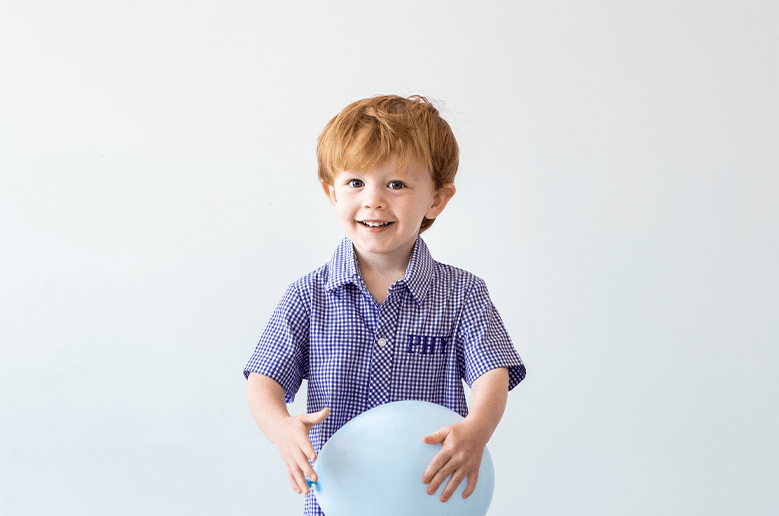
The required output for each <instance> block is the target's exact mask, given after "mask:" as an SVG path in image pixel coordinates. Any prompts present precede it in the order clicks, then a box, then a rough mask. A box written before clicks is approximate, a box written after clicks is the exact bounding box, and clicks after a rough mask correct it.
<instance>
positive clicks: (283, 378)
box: [243, 284, 311, 403]
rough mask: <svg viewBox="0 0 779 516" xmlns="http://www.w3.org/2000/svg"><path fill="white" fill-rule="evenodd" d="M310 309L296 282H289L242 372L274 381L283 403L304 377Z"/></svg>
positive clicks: (292, 398)
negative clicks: (277, 385) (278, 388)
mask: <svg viewBox="0 0 779 516" xmlns="http://www.w3.org/2000/svg"><path fill="white" fill-rule="evenodd" d="M310 312H311V309H310V305H309V304H308V303H306V301H305V299H304V298H303V297H302V296H301V294H300V289H299V288H298V285H297V284H292V285H290V286H289V287H288V288H287V290H286V292H285V293H284V297H283V298H282V299H281V301H280V302H279V304H278V306H277V307H276V309H275V310H274V311H273V315H272V316H271V318H270V321H268V325H267V326H266V327H265V331H263V333H262V336H261V337H260V341H259V342H258V343H257V347H256V348H255V350H254V354H252V356H251V358H250V359H249V362H248V363H247V364H246V367H245V368H244V371H243V374H244V376H245V377H246V378H248V377H249V373H259V374H262V375H265V376H267V377H269V378H272V379H273V380H275V381H276V382H278V384H279V385H281V386H282V387H284V389H285V391H286V392H285V395H284V397H285V400H286V402H287V403H292V402H293V401H294V400H295V394H296V393H297V391H298V389H299V388H300V383H301V382H302V381H303V380H304V379H306V378H308V342H309V320H310Z"/></svg>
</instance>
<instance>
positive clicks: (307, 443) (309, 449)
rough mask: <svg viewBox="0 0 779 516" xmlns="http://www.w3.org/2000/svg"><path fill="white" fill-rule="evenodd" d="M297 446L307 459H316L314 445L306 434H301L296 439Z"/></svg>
mask: <svg viewBox="0 0 779 516" xmlns="http://www.w3.org/2000/svg"><path fill="white" fill-rule="evenodd" d="M298 447H299V448H300V451H301V452H303V454H304V455H305V456H306V457H308V460H311V461H315V460H316V451H315V450H314V446H313V445H312V444H311V440H310V439H309V438H308V436H303V437H302V438H301V439H299V440H298Z"/></svg>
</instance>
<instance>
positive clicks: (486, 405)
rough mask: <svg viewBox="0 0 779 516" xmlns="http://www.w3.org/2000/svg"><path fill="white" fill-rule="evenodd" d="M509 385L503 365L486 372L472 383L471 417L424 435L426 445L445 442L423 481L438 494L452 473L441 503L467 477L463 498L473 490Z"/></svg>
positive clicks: (501, 415)
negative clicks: (485, 449)
mask: <svg viewBox="0 0 779 516" xmlns="http://www.w3.org/2000/svg"><path fill="white" fill-rule="evenodd" d="M508 386H509V373H508V369H506V368H505V367H501V368H498V369H492V370H490V371H487V372H486V373H484V374H483V375H481V376H480V377H479V378H477V379H476V381H475V382H473V389H471V403H470V405H471V407H470V410H469V412H468V417H466V418H465V419H464V420H462V421H461V422H459V423H455V424H453V425H449V426H445V427H443V428H441V429H440V430H438V431H437V432H434V433H432V434H430V435H428V436H426V437H424V438H423V440H424V442H425V443H427V444H442V445H443V446H442V448H441V450H440V451H439V452H438V453H437V454H436V456H435V457H433V460H432V461H430V464H429V465H428V466H427V469H426V470H425V472H424V474H423V475H422V482H424V483H425V484H428V486H427V493H428V494H431V495H432V494H435V492H436V491H437V490H438V487H439V486H440V485H441V484H442V483H443V482H444V481H445V480H446V479H447V477H449V475H451V476H452V478H451V479H450V480H449V482H448V483H447V484H446V487H445V488H444V490H443V492H442V493H441V501H442V502H445V501H447V500H448V499H449V498H450V497H451V496H452V494H454V492H455V490H456V489H457V487H458V486H459V485H460V482H462V481H463V480H465V478H466V477H467V478H468V485H467V487H466V488H465V491H463V498H468V497H469V496H470V495H471V493H473V490H474V489H475V488H476V482H477V480H478V476H479V466H480V465H481V458H482V455H483V454H484V447H485V446H486V445H487V442H488V441H489V440H490V437H492V433H493V432H494V431H495V428H497V426H498V423H499V422H500V418H501V417H503V411H504V410H505V408H506V400H507V398H508Z"/></svg>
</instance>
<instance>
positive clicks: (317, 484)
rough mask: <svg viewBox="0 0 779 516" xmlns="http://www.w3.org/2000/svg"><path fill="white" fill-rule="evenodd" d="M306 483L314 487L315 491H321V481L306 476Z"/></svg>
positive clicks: (310, 487) (309, 486)
mask: <svg viewBox="0 0 779 516" xmlns="http://www.w3.org/2000/svg"><path fill="white" fill-rule="evenodd" d="M306 484H308V488H309V489H312V488H313V489H314V491H319V482H314V481H313V480H311V479H309V478H306Z"/></svg>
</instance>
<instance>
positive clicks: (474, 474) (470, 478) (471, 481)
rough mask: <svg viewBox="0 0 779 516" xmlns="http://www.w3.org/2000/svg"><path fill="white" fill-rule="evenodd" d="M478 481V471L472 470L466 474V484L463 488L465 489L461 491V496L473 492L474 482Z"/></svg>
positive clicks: (467, 495)
mask: <svg viewBox="0 0 779 516" xmlns="http://www.w3.org/2000/svg"><path fill="white" fill-rule="evenodd" d="M478 481H479V471H478V470H476V471H473V472H471V474H470V475H468V486H467V487H466V488H465V491H463V498H468V497H469V496H471V495H472V494H473V491H474V489H476V483H477V482H478Z"/></svg>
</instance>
